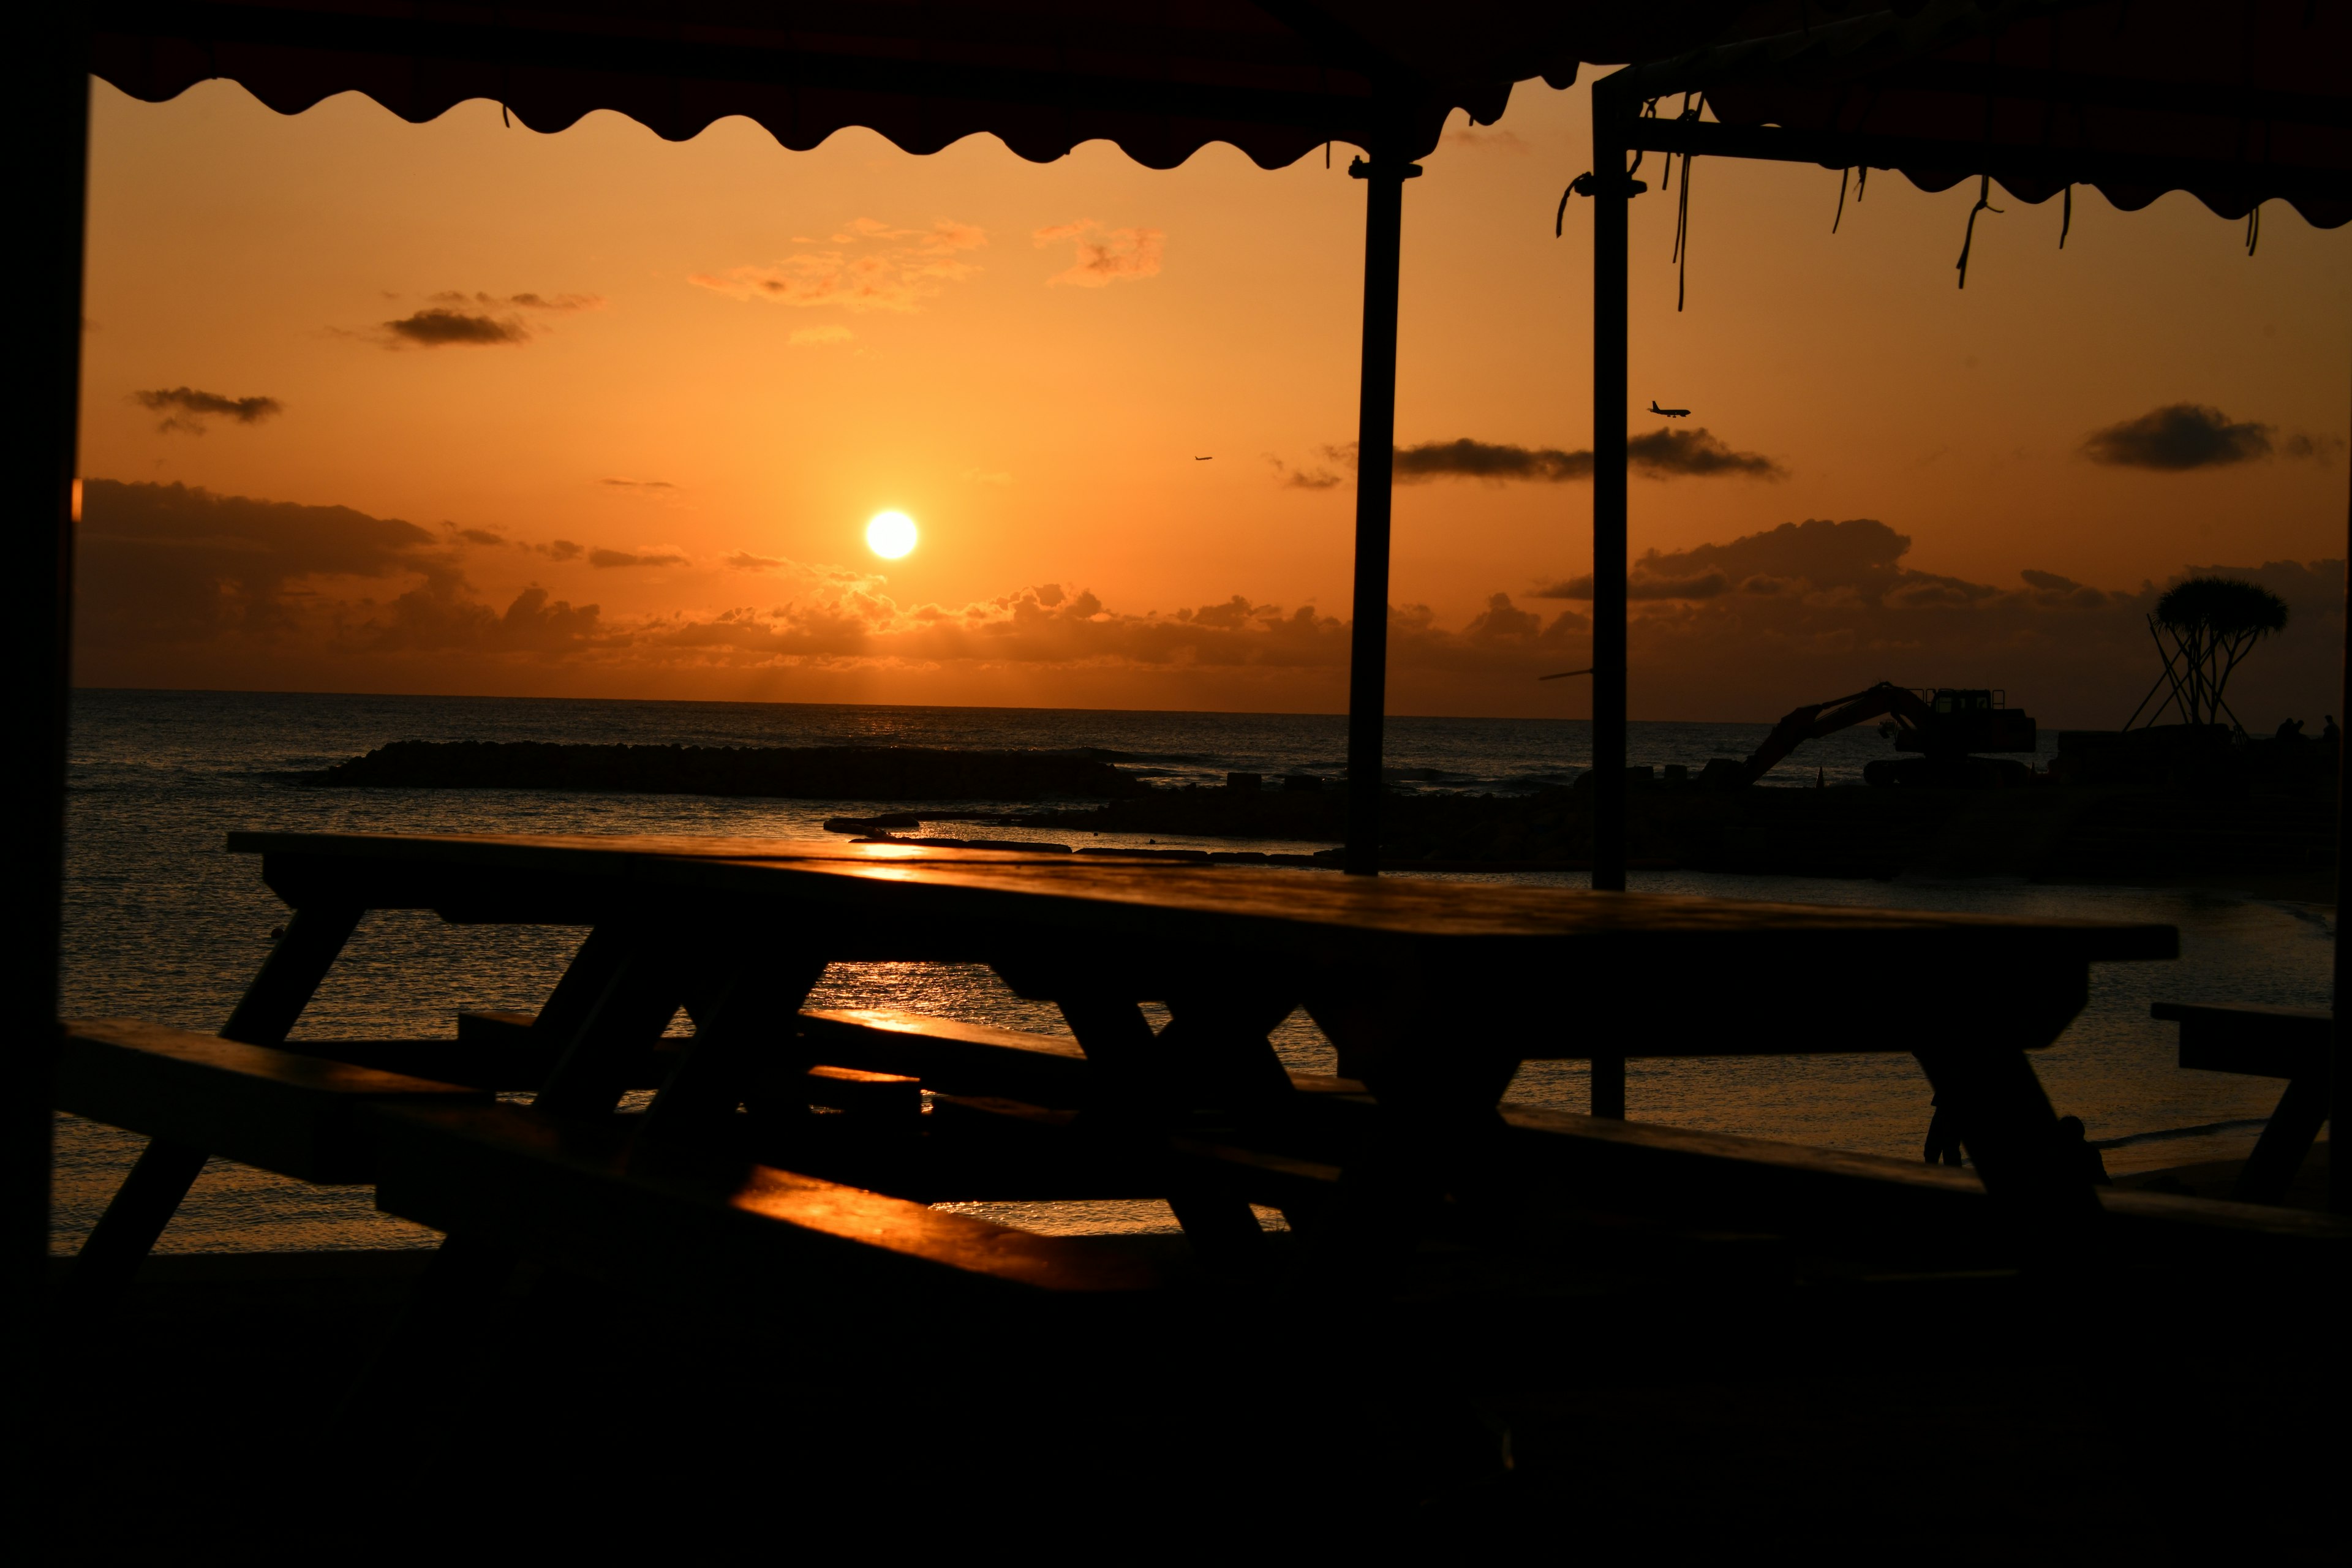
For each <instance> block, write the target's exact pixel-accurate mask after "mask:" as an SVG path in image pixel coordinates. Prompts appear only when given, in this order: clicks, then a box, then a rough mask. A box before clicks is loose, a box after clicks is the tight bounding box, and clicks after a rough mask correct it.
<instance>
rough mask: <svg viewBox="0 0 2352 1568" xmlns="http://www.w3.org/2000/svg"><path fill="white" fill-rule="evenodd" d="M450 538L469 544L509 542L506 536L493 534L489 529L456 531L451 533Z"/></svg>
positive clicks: (461, 529) (462, 529)
mask: <svg viewBox="0 0 2352 1568" xmlns="http://www.w3.org/2000/svg"><path fill="white" fill-rule="evenodd" d="M449 537H450V538H452V539H457V540H462V541H464V542H466V543H467V544H504V543H505V542H507V536H506V535H505V534H503V533H492V532H491V531H489V530H488V529H487V528H460V529H455V530H452V531H451V532H450V535H449Z"/></svg>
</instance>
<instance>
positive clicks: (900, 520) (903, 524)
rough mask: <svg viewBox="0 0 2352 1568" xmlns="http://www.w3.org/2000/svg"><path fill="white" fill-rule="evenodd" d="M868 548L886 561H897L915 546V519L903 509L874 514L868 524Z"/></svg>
mask: <svg viewBox="0 0 2352 1568" xmlns="http://www.w3.org/2000/svg"><path fill="white" fill-rule="evenodd" d="M866 548H867V549H868V550H871V551H872V552H874V553H875V554H877V555H879V556H880V557H882V559H883V560H885V561H896V560H898V557H900V556H901V555H904V554H906V553H907V552H908V551H909V550H912V549H914V548H915V520H914V519H913V518H911V517H908V515H907V514H906V513H905V512H903V511H883V512H877V513H875V514H874V521H871V522H869V523H867V524H866Z"/></svg>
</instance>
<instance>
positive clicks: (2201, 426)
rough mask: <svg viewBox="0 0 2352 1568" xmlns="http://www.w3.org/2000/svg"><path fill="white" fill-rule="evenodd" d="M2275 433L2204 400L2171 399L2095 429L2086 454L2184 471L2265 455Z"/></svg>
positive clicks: (2122, 464) (2112, 462)
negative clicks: (2236, 418) (2233, 418)
mask: <svg viewBox="0 0 2352 1568" xmlns="http://www.w3.org/2000/svg"><path fill="white" fill-rule="evenodd" d="M2271 435H2272V431H2271V427H2270V426H2267V425H2254V424H2234V423H2232V422H2231V418H2230V416H2228V415H2226V414H2224V413H2222V412H2221V410H2220V409H2218V408H2210V407H2208V406H2206V405H2203V404H2201V403H2169V404H2167V405H2164V406H2163V407H2162V408H2155V409H2150V410H2149V411H2148V412H2147V413H2146V414H2143V415H2141V416H2139V417H2138V418H2137V419H2126V420H2125V421H2124V422H2123V423H2121V424H2120V425H2110V426H2107V427H2106V428H2105V429H2104V430H2094V431H2093V432H2091V434H2090V435H2089V436H2088V437H2085V438H2084V442H2083V455H2084V457H2086V458H2090V459H2091V461H2093V462H2095V463H2105V464H2107V465H2109V466H2110V467H2114V468H2154V469H2157V470H2158V471H2159V472H2164V473H2183V472H2186V471H2187V470H2189V469H2190V468H2225V467H2227V466H2228V465H2230V464H2231V463H2246V462H2252V460H2253V459H2255V458H2267V457H2269V456H2270V455H2271V450H2272V447H2271ZM2296 455H2298V456H2299V455H2301V454H2296Z"/></svg>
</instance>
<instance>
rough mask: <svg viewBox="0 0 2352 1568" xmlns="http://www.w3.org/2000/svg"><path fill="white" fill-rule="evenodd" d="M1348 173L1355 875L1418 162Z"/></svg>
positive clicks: (1377, 797)
mask: <svg viewBox="0 0 2352 1568" xmlns="http://www.w3.org/2000/svg"><path fill="white" fill-rule="evenodd" d="M1348 173H1349V174H1350V175H1351V176H1353V177H1354V178H1356V179H1359V180H1361V181H1363V182H1364V198H1365V199H1364V349H1363V353H1364V360H1363V381H1362V390H1361V394H1360V401H1359V403H1358V405H1357V418H1356V584H1355V605H1354V614H1355V618H1356V620H1355V630H1354V633H1353V636H1352V637H1351V638H1350V640H1349V649H1348V850H1347V857H1346V868H1347V870H1348V871H1349V874H1350V875H1353V876H1359V877H1374V876H1378V875H1379V874H1380V869H1381V726H1382V721H1383V720H1384V718H1385V716H1386V714H1387V711H1388V662H1389V516H1390V503H1391V491H1392V489H1393V479H1394V475H1393V472H1392V470H1393V468H1395V459H1396V356H1397V286H1398V279H1397V270H1398V255H1399V251H1400V248H1401V247H1402V237H1403V230H1404V183H1405V182H1406V181H1407V180H1410V179H1412V178H1413V177H1414V176H1416V175H1418V174H1420V173H1421V165H1419V164H1418V163H1405V162H1404V161H1403V160H1402V159H1397V158H1391V157H1388V156H1385V155H1384V154H1382V153H1380V152H1379V151H1377V150H1375V151H1374V152H1373V154H1372V156H1371V158H1370V159H1369V160H1367V159H1363V158H1359V159H1357V160H1356V161H1355V162H1354V163H1350V164H1349V165H1348Z"/></svg>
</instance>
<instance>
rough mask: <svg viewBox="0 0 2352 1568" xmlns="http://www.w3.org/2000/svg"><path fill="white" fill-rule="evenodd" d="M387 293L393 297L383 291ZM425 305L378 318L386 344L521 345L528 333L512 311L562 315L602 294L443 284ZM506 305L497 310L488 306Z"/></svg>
mask: <svg viewBox="0 0 2352 1568" xmlns="http://www.w3.org/2000/svg"><path fill="white" fill-rule="evenodd" d="M385 297H386V298H387V299H394V298H397V296H396V295H387V296H385ZM603 309H604V296H603V295H601V294H531V293H524V294H503V295H501V294H486V293H481V292H475V293H472V294H468V293H466V292H465V291H464V290H462V289H443V290H441V291H440V292H439V293H437V294H427V295H426V296H425V309H423V310H414V311H411V312H410V313H409V314H407V315H405V316H403V317H401V318H400V319H399V320H398V321H385V322H383V323H381V325H380V326H379V328H378V331H380V332H381V333H382V334H383V336H382V341H383V343H384V345H385V346H386V347H389V348H395V349H399V348H416V349H447V348H520V347H521V346H522V345H523V344H525V343H527V342H530V341H531V339H532V337H533V335H534V334H533V333H532V331H531V330H530V328H529V327H528V326H526V325H524V324H523V320H522V317H521V316H520V315H518V314H516V313H515V312H517V311H522V310H531V311H537V312H539V313H541V314H542V315H565V314H569V313H571V312H573V311H577V310H603ZM497 311H505V312H506V314H504V315H499V314H494V313H493V312H497Z"/></svg>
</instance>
